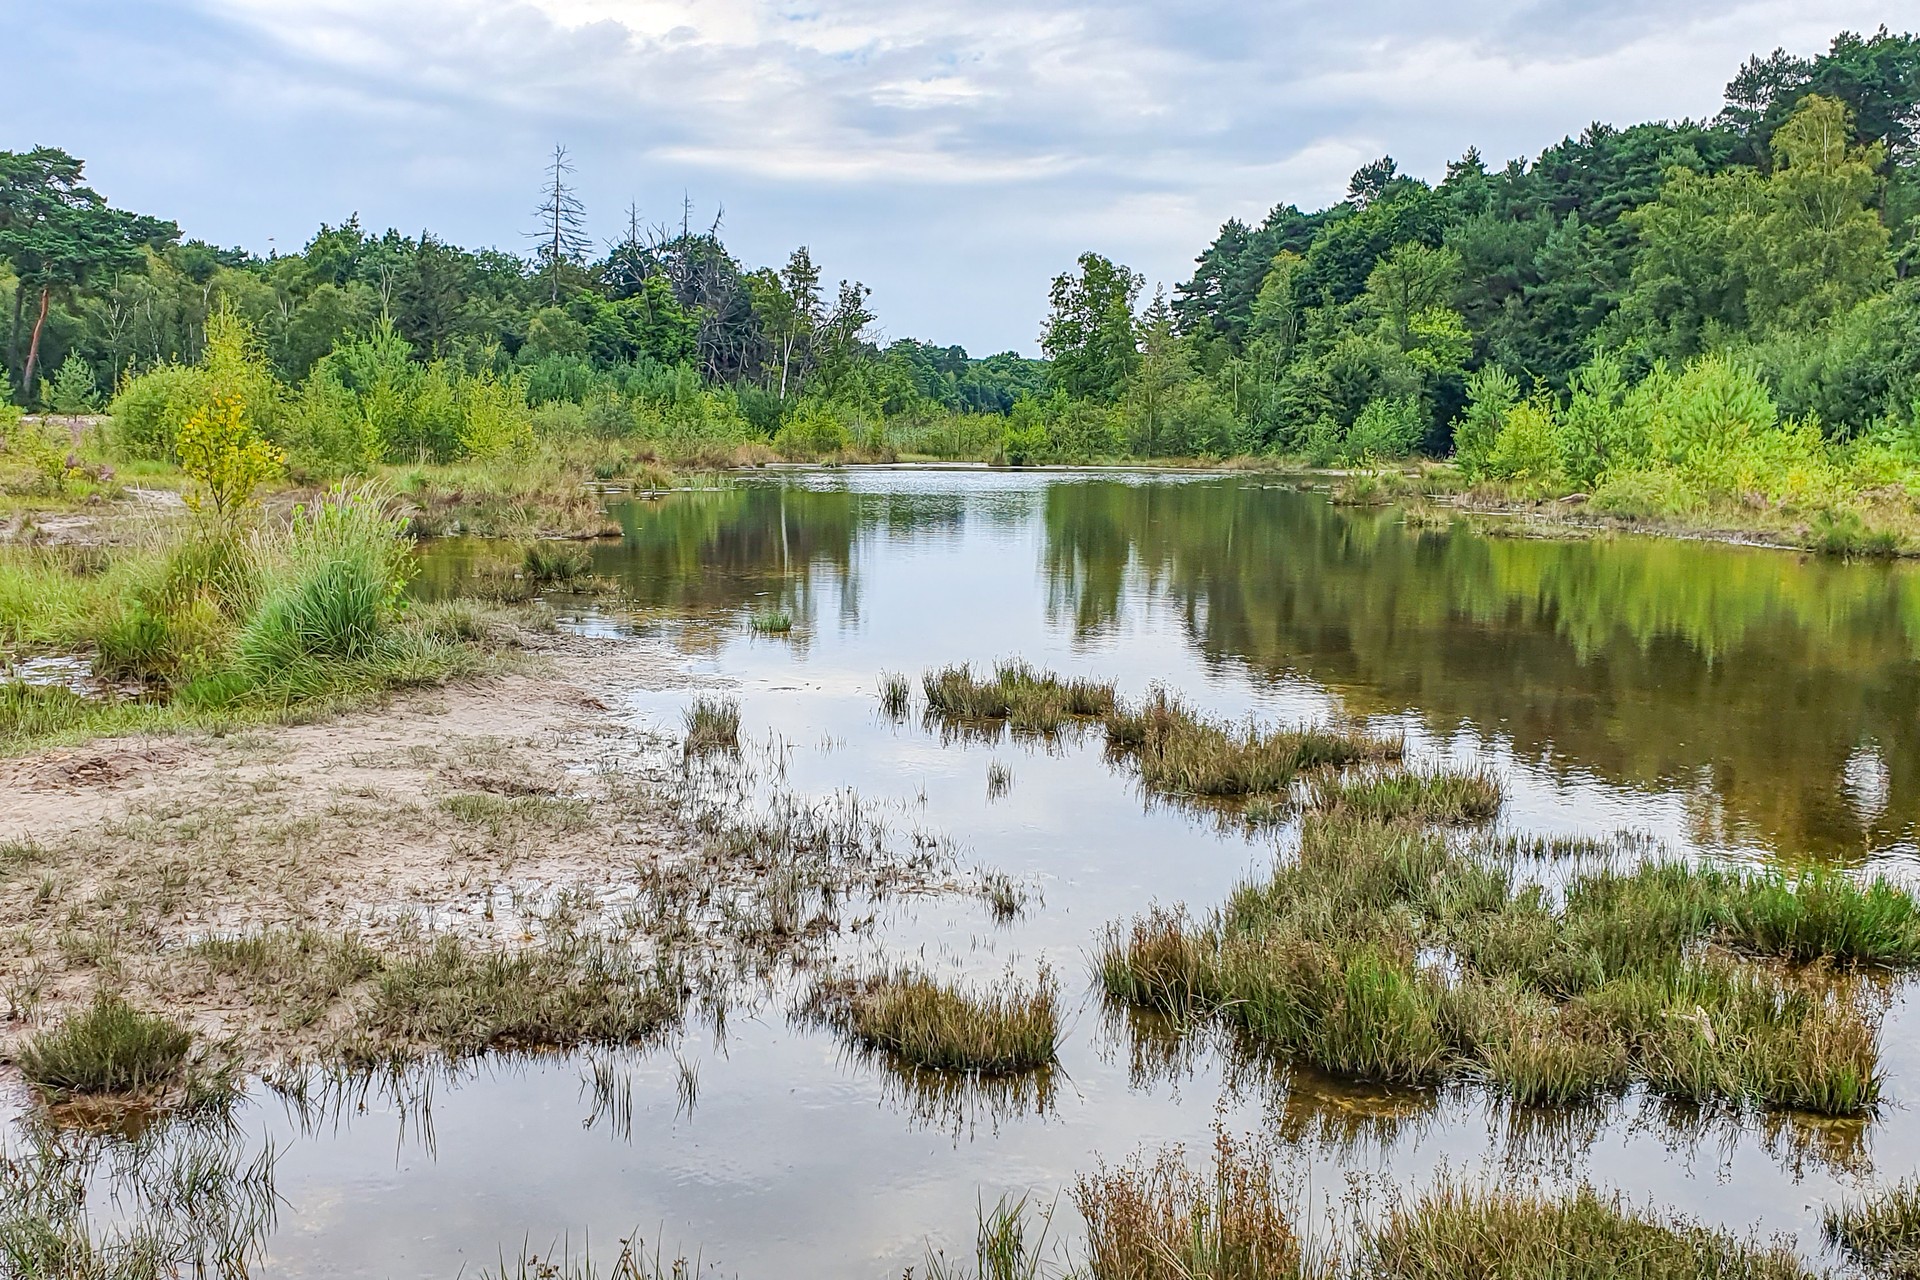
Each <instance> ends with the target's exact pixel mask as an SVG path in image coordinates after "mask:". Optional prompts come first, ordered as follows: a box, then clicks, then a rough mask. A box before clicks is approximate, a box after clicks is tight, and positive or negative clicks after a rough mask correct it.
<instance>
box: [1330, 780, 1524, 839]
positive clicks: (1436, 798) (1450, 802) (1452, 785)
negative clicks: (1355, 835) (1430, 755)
mask: <svg viewBox="0 0 1920 1280" xmlns="http://www.w3.org/2000/svg"><path fill="white" fill-rule="evenodd" d="M1503 798H1504V797H1503V794H1502V792H1501V788H1500V782H1499V780H1498V779H1496V778H1495V777H1493V776H1492V775H1491V774H1488V773H1485V772H1482V771H1479V770H1466V771H1455V770H1446V769H1436V770H1430V771H1426V772H1418V771H1413V770H1381V769H1372V770H1368V771H1366V772H1363V773H1360V774H1357V775H1354V774H1347V775H1341V774H1326V773H1322V774H1319V775H1316V776H1315V777H1314V778H1313V779H1312V780H1311V781H1310V782H1309V784H1308V801H1307V803H1308V805H1309V806H1311V807H1312V808H1314V809H1317V810H1320V811H1321V812H1323V813H1335V814H1341V815H1344V816H1348V817H1354V818H1359V819H1363V820H1366V821H1371V822H1401V821H1406V822H1426V823H1436V824H1442V825H1451V826H1465V825H1468V824H1471V823H1479V822H1490V821H1492V820H1493V819H1494V818H1495V817H1496V816H1498V814H1499V812H1500V805H1501V802H1502V800H1503Z"/></svg>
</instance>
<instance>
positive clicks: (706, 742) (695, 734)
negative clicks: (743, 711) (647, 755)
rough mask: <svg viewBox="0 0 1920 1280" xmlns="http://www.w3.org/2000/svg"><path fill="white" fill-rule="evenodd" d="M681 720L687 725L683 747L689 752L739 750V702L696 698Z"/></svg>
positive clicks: (691, 753) (699, 753) (703, 696)
mask: <svg viewBox="0 0 1920 1280" xmlns="http://www.w3.org/2000/svg"><path fill="white" fill-rule="evenodd" d="M682 719H683V720H684V721H685V724H686V738H685V742H684V744H683V748H682V749H683V750H684V751H685V753H686V754H687V755H690V756H692V755H701V754H703V753H706V752H711V751H737V750H739V749H740V704H739V703H738V702H737V701H735V700H734V699H732V698H709V697H707V696H705V695H702V696H700V697H697V698H695V699H694V700H693V705H692V706H690V707H688V708H687V710H686V712H685V714H684V716H683V717H682Z"/></svg>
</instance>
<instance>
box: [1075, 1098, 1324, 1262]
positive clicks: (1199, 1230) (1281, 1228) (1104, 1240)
mask: <svg viewBox="0 0 1920 1280" xmlns="http://www.w3.org/2000/svg"><path fill="white" fill-rule="evenodd" d="M1272 1156H1273V1152H1272V1151H1271V1149H1269V1148H1267V1147H1265V1146H1263V1145H1261V1144H1259V1143H1258V1142H1257V1141H1255V1142H1253V1143H1250V1144H1249V1145H1248V1146H1247V1147H1245V1148H1243V1147H1241V1146H1239V1145H1236V1144H1235V1142H1234V1141H1233V1139H1232V1138H1231V1137H1229V1136H1228V1135H1227V1134H1226V1133H1225V1132H1224V1131H1220V1132H1218V1133H1217V1134H1216V1138H1215V1149H1214V1161H1213V1167H1212V1168H1211V1169H1209V1170H1195V1169H1193V1168H1192V1167H1190V1166H1189V1165H1188V1164H1187V1161H1186V1158H1185V1156H1184V1154H1183V1153H1182V1152H1181V1151H1180V1149H1179V1148H1177V1147H1176V1148H1169V1149H1167V1150H1164V1151H1162V1152H1160V1153H1159V1154H1158V1156H1156V1157H1155V1158H1154V1159H1151V1160H1149V1159H1147V1158H1146V1157H1145V1156H1136V1157H1135V1158H1134V1159H1133V1160H1131V1161H1129V1162H1128V1163H1126V1164H1122V1165H1120V1166H1119V1167H1117V1168H1111V1169H1110V1168H1106V1167H1102V1168H1100V1169H1099V1170H1098V1171H1097V1172H1095V1173H1091V1174H1082V1175H1081V1176H1080V1178H1079V1179H1078V1180H1077V1181H1076V1182H1075V1184H1074V1188H1073V1200H1074V1204H1075V1205H1076V1206H1077V1207H1078V1208H1079V1210H1080V1214H1081V1216H1082V1217H1083V1218H1085V1219H1086V1223H1087V1272H1088V1274H1089V1275H1090V1276H1091V1277H1093V1280H1196V1278H1198V1277H1206V1278H1207V1280H1305V1278H1306V1277H1311V1276H1316V1275H1322V1274H1325V1272H1324V1269H1323V1267H1322V1266H1321V1265H1320V1260H1319V1259H1318V1258H1316V1256H1315V1255H1314V1254H1313V1252H1312V1251H1311V1250H1310V1249H1309V1248H1308V1246H1307V1244H1306V1243H1305V1242H1304V1241H1303V1240H1302V1238H1301V1236H1300V1234H1299V1231H1298V1229H1297V1227H1296V1226H1295V1224H1294V1205H1293V1204H1292V1203H1291V1201H1290V1200H1289V1199H1288V1197H1287V1194H1286V1192H1285V1191H1284V1190H1283V1188H1282V1186H1281V1184H1280V1180H1279V1179H1278V1177H1277V1176H1276V1174H1275V1170H1274V1168H1273V1162H1272Z"/></svg>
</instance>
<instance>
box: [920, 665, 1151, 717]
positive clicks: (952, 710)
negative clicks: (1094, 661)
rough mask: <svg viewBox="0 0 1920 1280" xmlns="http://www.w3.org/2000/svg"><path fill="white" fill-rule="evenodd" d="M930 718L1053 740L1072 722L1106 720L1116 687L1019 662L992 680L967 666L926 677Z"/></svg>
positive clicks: (999, 670)
mask: <svg viewBox="0 0 1920 1280" xmlns="http://www.w3.org/2000/svg"><path fill="white" fill-rule="evenodd" d="M920 683H921V688H922V689H923V690H924V691H925V693H926V697H927V714H928V716H929V717H931V718H933V719H935V720H938V721H942V722H946V723H949V724H964V723H966V722H975V723H984V722H1000V721H1004V722H1005V723H1006V724H1008V725H1009V726H1010V727H1011V728H1012V729H1013V730H1014V731H1015V732H1017V733H1034V734H1050V733H1055V732H1057V731H1059V730H1060V729H1061V728H1063V727H1065V726H1066V725H1067V724H1068V723H1069V722H1071V721H1075V720H1086V719H1090V718H1092V717H1095V716H1101V715H1105V714H1106V713H1107V712H1108V711H1110V710H1111V709H1112V707H1113V705H1114V693H1113V683H1112V682H1111V681H1099V680H1091V679H1087V678H1084V677H1074V678H1071V679H1066V680H1062V679H1061V678H1060V677H1058V676H1056V675H1054V674H1053V673H1052V672H1050V671H1044V672H1043V671H1037V670H1035V669H1034V668H1033V667H1031V666H1029V665H1027V664H1026V663H1024V662H1021V661H1019V660H1018V659H1014V660H1011V661H1007V662H1002V663H1000V664H999V665H998V666H996V667H995V668H994V670H993V674H992V676H990V677H987V678H981V677H976V676H975V675H974V674H973V671H972V668H970V667H969V666H968V665H967V664H966V663H964V662H963V663H960V664H959V665H957V666H950V667H942V668H940V669H939V670H936V671H929V672H927V673H926V674H925V675H924V676H922V677H921V681H920Z"/></svg>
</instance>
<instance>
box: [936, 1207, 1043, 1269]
mask: <svg viewBox="0 0 1920 1280" xmlns="http://www.w3.org/2000/svg"><path fill="white" fill-rule="evenodd" d="M1053 1209H1054V1206H1053V1205H1047V1206H1045V1207H1041V1206H1039V1205H1036V1204H1035V1203H1034V1202H1033V1200H1032V1198H1031V1197H1029V1196H1002V1197H1000V1199H999V1200H998V1201H996V1202H995V1203H994V1206H993V1208H991V1209H987V1208H985V1207H984V1206H983V1207H982V1208H981V1211H980V1224H979V1227H978V1229H977V1230H976V1231H975V1232H974V1244H973V1256H974V1261H973V1267H972V1269H968V1268H967V1267H966V1266H965V1264H963V1263H957V1262H952V1261H949V1260H948V1259H947V1256H946V1255H945V1254H943V1253H939V1252H937V1251H935V1250H934V1249H933V1248H932V1247H931V1246H929V1247H928V1249H927V1266H926V1275H927V1280H1039V1277H1041V1276H1043V1275H1046V1274H1048V1270H1049V1268H1048V1266H1047V1252H1046V1247H1047V1235H1048V1232H1049V1231H1050V1230H1051V1229H1052V1226H1053ZM1036 1219H1037V1220H1038V1222H1039V1231H1038V1234H1037V1235H1034V1237H1033V1239H1031V1240H1029V1239H1028V1238H1027V1237H1028V1236H1029V1234H1032V1232H1033V1223H1034V1221H1035V1220H1036ZM909 1274H911V1271H909Z"/></svg>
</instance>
